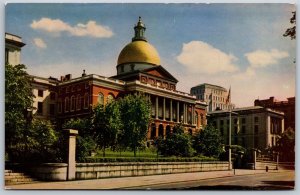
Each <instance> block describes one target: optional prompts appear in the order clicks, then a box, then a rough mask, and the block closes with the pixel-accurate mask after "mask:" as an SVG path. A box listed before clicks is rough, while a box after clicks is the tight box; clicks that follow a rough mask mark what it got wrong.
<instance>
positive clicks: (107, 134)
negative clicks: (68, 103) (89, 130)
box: [92, 101, 123, 156]
mask: <svg viewBox="0 0 300 195" xmlns="http://www.w3.org/2000/svg"><path fill="white" fill-rule="evenodd" d="M92 124H93V129H94V132H95V134H96V140H97V143H98V146H99V147H100V148H101V149H102V150H103V156H105V149H106V148H107V147H109V146H111V147H115V146H116V144H117V136H118V135H119V134H120V129H121V128H122V125H123V124H122V121H121V113H120V109H119V103H118V102H117V101H112V102H110V103H108V104H107V105H106V106H105V107H104V106H102V105H97V106H96V107H94V109H93V117H92Z"/></svg>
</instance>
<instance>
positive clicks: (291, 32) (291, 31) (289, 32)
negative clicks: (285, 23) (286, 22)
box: [283, 11, 296, 39]
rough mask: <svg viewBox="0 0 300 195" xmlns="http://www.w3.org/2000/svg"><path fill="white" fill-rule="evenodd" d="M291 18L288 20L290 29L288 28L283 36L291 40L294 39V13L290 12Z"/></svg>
mask: <svg viewBox="0 0 300 195" xmlns="http://www.w3.org/2000/svg"><path fill="white" fill-rule="evenodd" d="M292 13H293V16H292V17H291V19H290V23H291V24H292V25H293V26H292V27H291V28H288V29H287V30H286V31H285V33H284V34H283V36H285V37H291V39H296V11H294V12H292Z"/></svg>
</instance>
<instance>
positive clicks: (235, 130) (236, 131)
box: [234, 126, 238, 135]
mask: <svg viewBox="0 0 300 195" xmlns="http://www.w3.org/2000/svg"><path fill="white" fill-rule="evenodd" d="M237 134H238V127H237V126H235V127H234V135H237Z"/></svg>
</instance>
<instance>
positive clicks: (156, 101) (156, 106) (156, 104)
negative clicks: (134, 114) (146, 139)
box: [155, 96, 158, 119]
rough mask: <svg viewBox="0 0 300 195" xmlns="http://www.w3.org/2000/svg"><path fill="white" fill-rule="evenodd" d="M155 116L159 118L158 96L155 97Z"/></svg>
mask: <svg viewBox="0 0 300 195" xmlns="http://www.w3.org/2000/svg"><path fill="white" fill-rule="evenodd" d="M155 118H156V119H158V96H156V97H155Z"/></svg>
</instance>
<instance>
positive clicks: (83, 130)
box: [60, 118, 97, 161]
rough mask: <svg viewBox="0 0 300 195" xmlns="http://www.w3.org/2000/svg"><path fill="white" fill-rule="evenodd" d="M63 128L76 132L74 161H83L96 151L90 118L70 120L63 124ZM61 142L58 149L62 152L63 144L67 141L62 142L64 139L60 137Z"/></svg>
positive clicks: (94, 134) (94, 135)
mask: <svg viewBox="0 0 300 195" xmlns="http://www.w3.org/2000/svg"><path fill="white" fill-rule="evenodd" d="M63 128H64V129H76V130H78V136H77V137H76V139H77V141H76V159H77V160H78V161H83V160H84V159H85V158H86V157H87V156H90V153H91V151H94V150H96V148H97V143H96V141H95V139H96V133H95V132H94V130H93V125H92V120H91V118H82V119H81V118H79V119H71V120H69V121H67V122H66V123H65V124H63ZM61 140H62V143H61V147H60V148H61V150H62V151H64V150H65V149H64V147H65V144H64V142H67V140H64V137H61Z"/></svg>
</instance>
